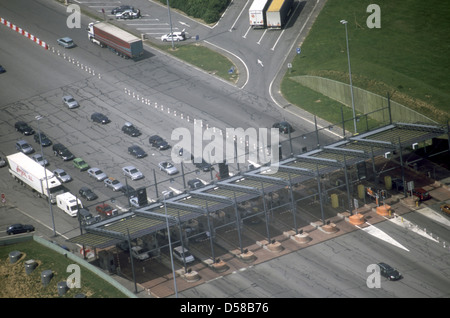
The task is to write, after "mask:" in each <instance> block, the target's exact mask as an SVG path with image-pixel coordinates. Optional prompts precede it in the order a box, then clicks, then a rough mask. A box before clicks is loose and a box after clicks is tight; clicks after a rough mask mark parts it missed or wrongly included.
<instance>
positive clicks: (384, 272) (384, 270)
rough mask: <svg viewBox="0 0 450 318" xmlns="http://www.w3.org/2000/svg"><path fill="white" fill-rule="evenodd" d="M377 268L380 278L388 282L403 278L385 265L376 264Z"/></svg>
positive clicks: (396, 271)
mask: <svg viewBox="0 0 450 318" xmlns="http://www.w3.org/2000/svg"><path fill="white" fill-rule="evenodd" d="M378 266H379V267H380V274H381V276H383V277H386V278H387V279H388V280H399V279H401V278H402V277H403V276H402V274H400V273H399V271H398V270H396V269H395V268H392V267H391V266H389V265H388V264H386V263H378Z"/></svg>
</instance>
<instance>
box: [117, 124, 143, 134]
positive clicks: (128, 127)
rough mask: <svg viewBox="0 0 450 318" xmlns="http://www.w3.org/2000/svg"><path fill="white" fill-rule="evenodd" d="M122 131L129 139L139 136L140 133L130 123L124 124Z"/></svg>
mask: <svg viewBox="0 0 450 318" xmlns="http://www.w3.org/2000/svg"><path fill="white" fill-rule="evenodd" d="M122 131H123V132H124V133H125V134H127V135H130V136H131V137H137V136H140V135H141V132H140V130H139V129H137V128H136V127H135V126H134V125H133V124H132V123H129V122H126V123H125V124H124V125H123V127H122Z"/></svg>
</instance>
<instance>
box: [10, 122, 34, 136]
mask: <svg viewBox="0 0 450 318" xmlns="http://www.w3.org/2000/svg"><path fill="white" fill-rule="evenodd" d="M14 128H16V131H18V132H20V133H22V134H24V135H25V136H30V135H32V134H34V130H33V128H31V127H30V126H29V125H28V124H27V123H26V122H24V121H18V122H16V123H15V124H14Z"/></svg>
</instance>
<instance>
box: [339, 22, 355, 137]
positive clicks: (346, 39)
mask: <svg viewBox="0 0 450 318" xmlns="http://www.w3.org/2000/svg"><path fill="white" fill-rule="evenodd" d="M340 22H341V24H343V25H344V26H345V41H346V42H347V59H348V74H349V76H350V94H351V96H352V109H353V125H354V126H355V134H356V133H357V132H358V130H357V129H356V114H355V101H354V98H353V84H352V68H351V66H350V50H349V49H348V32H347V23H348V22H347V21H346V20H341V21H340Z"/></svg>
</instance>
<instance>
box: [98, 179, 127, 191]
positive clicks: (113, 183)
mask: <svg viewBox="0 0 450 318" xmlns="http://www.w3.org/2000/svg"><path fill="white" fill-rule="evenodd" d="M103 182H104V183H105V187H107V188H111V189H113V191H119V190H120V189H121V188H122V187H123V184H122V183H120V181H119V180H116V179H114V178H107V179H105V180H104V181H103Z"/></svg>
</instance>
